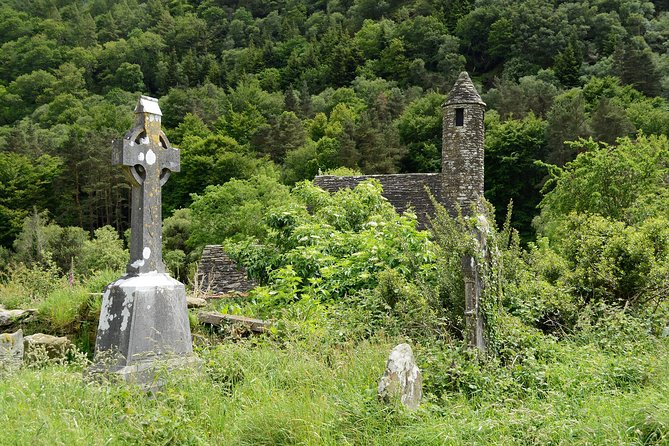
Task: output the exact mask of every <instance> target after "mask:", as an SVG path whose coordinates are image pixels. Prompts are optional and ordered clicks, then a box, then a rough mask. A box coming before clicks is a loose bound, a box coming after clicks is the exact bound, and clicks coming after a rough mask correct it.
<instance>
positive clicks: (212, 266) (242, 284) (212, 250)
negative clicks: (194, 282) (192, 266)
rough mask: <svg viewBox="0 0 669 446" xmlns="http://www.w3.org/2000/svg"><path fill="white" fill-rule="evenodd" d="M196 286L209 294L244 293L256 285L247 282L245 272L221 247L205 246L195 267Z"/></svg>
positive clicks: (250, 281)
mask: <svg viewBox="0 0 669 446" xmlns="http://www.w3.org/2000/svg"><path fill="white" fill-rule="evenodd" d="M197 278H198V286H199V288H200V289H201V290H202V291H205V292H207V293H211V294H230V293H235V292H237V293H245V292H248V291H250V290H251V289H253V288H254V287H255V286H256V284H255V282H253V281H252V280H249V279H248V278H247V275H246V270H245V269H244V267H242V266H238V265H237V263H236V262H235V261H234V260H232V259H231V258H230V257H228V255H227V254H226V253H225V251H224V250H223V247H222V246H221V245H207V246H205V247H204V250H203V251H202V258H201V260H200V264H199V265H198V267H197Z"/></svg>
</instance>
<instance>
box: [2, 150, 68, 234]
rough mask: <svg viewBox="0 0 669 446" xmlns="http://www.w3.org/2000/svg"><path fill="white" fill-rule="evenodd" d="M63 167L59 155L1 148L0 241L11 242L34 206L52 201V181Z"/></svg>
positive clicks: (44, 207) (48, 203) (42, 205)
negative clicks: (27, 153) (35, 155)
mask: <svg viewBox="0 0 669 446" xmlns="http://www.w3.org/2000/svg"><path fill="white" fill-rule="evenodd" d="M62 171H63V165H62V162H61V160H60V159H59V158H55V157H51V156H49V155H42V156H40V157H38V158H37V159H30V158H28V157H26V156H23V155H19V154H16V153H11V152H0V217H1V218H0V245H2V246H10V245H11V243H12V241H13V240H14V238H15V237H16V235H17V234H18V233H19V231H20V229H21V227H22V224H23V219H24V218H25V217H26V216H27V215H28V213H29V212H30V211H31V210H32V209H34V208H37V209H39V210H43V209H46V208H47V207H48V206H49V205H50V204H51V203H53V200H55V197H54V189H53V188H52V187H51V183H52V181H53V180H54V179H55V178H56V177H57V176H58V175H59V174H60V173H61V172H62Z"/></svg>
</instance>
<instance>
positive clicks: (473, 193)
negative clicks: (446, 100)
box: [441, 103, 485, 214]
mask: <svg viewBox="0 0 669 446" xmlns="http://www.w3.org/2000/svg"><path fill="white" fill-rule="evenodd" d="M458 108H462V109H463V110H464V122H463V125H462V126H456V125H455V114H456V109H458ZM443 110H444V123H443V124H444V125H443V139H442V158H441V159H442V161H441V172H442V175H443V187H442V193H443V196H444V199H445V201H446V202H447V203H459V204H460V207H461V209H462V212H463V213H464V214H468V213H469V211H470V209H471V206H472V203H476V202H477V200H478V199H479V198H480V197H483V141H484V137H485V135H484V128H483V114H484V111H485V106H484V105H483V104H473V103H469V104H448V105H445V106H444V109H443Z"/></svg>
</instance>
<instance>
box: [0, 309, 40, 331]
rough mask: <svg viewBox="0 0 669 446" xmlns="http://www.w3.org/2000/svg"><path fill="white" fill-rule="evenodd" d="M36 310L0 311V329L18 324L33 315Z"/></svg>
mask: <svg viewBox="0 0 669 446" xmlns="http://www.w3.org/2000/svg"><path fill="white" fill-rule="evenodd" d="M36 312H37V310H35V309H28V310H3V309H0V328H3V327H10V326H12V325H14V324H16V323H18V322H21V321H23V320H25V319H28V318H29V317H30V316H32V315H33V314H35V313H36Z"/></svg>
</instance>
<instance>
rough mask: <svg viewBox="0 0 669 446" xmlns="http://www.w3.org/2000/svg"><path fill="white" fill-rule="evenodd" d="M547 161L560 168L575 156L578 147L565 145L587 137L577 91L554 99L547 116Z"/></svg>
mask: <svg viewBox="0 0 669 446" xmlns="http://www.w3.org/2000/svg"><path fill="white" fill-rule="evenodd" d="M546 119H547V121H548V149H549V151H548V154H547V160H548V161H549V162H551V163H554V164H557V165H558V166H562V165H564V164H565V163H567V162H568V161H571V160H572V159H573V158H574V156H575V155H576V151H575V150H576V149H577V147H578V146H573V145H569V144H566V142H567V141H573V140H576V139H578V138H582V137H585V136H588V135H589V132H590V130H589V128H588V122H587V118H586V114H585V101H584V100H583V93H582V92H581V90H579V89H572V90H570V91H568V92H566V93H563V94H561V95H559V96H557V97H556V98H555V101H554V102H553V106H552V107H551V109H550V111H549V112H548V115H547V116H546Z"/></svg>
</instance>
